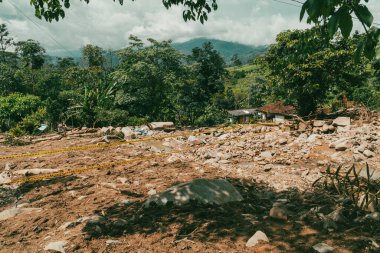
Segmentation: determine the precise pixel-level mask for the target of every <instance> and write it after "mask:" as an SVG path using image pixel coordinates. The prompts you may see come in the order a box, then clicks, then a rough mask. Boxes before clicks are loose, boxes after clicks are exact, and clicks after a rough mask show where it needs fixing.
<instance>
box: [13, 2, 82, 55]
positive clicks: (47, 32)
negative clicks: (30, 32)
mask: <svg viewBox="0 0 380 253" xmlns="http://www.w3.org/2000/svg"><path fill="white" fill-rule="evenodd" d="M7 3H9V4H10V5H12V6H13V7H14V8H15V9H16V10H17V11H18V12H20V13H21V15H23V16H24V17H25V18H27V19H28V20H29V21H30V22H32V23H33V24H34V25H35V26H36V27H37V28H38V29H40V30H41V31H42V32H46V34H47V35H48V36H49V37H50V39H52V40H53V41H54V42H55V43H56V44H57V45H58V46H59V47H61V48H62V49H63V50H64V51H66V52H67V53H69V54H70V55H71V56H72V57H74V58H75V57H76V56H75V55H74V54H73V53H71V52H70V51H69V50H67V48H65V47H64V46H63V45H62V44H61V43H60V42H59V41H57V40H56V39H55V38H54V36H53V35H51V34H50V32H49V31H48V30H46V31H44V29H42V28H41V26H40V25H39V24H38V23H36V22H35V21H34V20H33V19H31V18H30V17H28V16H27V15H26V14H25V13H24V12H23V11H22V10H21V9H20V8H18V7H17V6H16V5H14V4H13V3H12V2H11V1H7Z"/></svg>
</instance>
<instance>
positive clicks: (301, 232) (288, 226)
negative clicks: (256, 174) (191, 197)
mask: <svg viewBox="0 0 380 253" xmlns="http://www.w3.org/2000/svg"><path fill="white" fill-rule="evenodd" d="M228 181H230V182H231V183H232V184H233V185H234V186H235V187H236V188H237V189H238V191H239V192H240V193H241V195H242V196H243V198H244V200H243V201H242V202H237V203H229V204H225V205H223V206H212V205H200V204H197V203H189V204H186V205H184V206H181V207H178V206H173V205H170V204H168V205H167V206H151V207H149V208H144V207H143V203H144V202H143V201H142V200H141V201H136V202H132V203H130V204H127V205H114V206H112V207H110V208H108V209H107V210H106V211H105V213H104V212H103V214H104V215H103V216H102V219H101V220H99V221H97V222H89V223H87V224H86V226H85V227H84V228H83V231H84V232H86V233H87V234H88V235H89V236H90V237H91V238H99V237H120V236H123V235H128V234H130V235H132V234H146V235H149V234H153V233H161V234H163V236H165V237H172V238H173V241H176V240H181V239H184V238H187V239H190V240H193V241H200V242H208V243H210V242H217V241H221V240H225V239H227V240H229V241H236V240H237V239H238V238H243V239H244V240H245V241H246V240H248V239H249V238H250V237H251V236H252V235H253V234H254V233H255V232H256V231H257V230H261V231H263V232H264V233H266V234H267V236H268V237H269V238H270V240H271V245H274V246H275V247H276V249H277V250H279V251H283V252H313V251H312V250H311V246H312V245H314V244H317V243H320V242H325V241H329V242H332V243H333V244H334V246H338V247H339V246H340V247H342V248H345V249H348V250H350V251H352V252H374V251H371V250H372V249H371V248H370V246H369V245H370V243H371V242H370V241H369V240H368V238H376V239H377V240H379V239H380V238H379V236H380V224H368V225H365V226H359V227H358V226H357V225H355V224H354V223H352V221H353V220H354V219H355V218H356V217H357V213H355V212H351V211H347V212H346V213H345V215H346V218H347V219H348V221H349V222H348V223H345V224H343V223H342V224H338V228H337V229H335V231H333V232H331V231H330V232H329V231H328V229H327V228H326V225H325V224H326V222H325V221H324V219H321V217H318V216H317V215H316V214H315V213H313V212H311V211H310V210H311V209H312V208H316V207H318V208H321V209H320V210H323V211H320V212H322V213H324V214H326V215H327V214H329V213H330V212H331V211H333V210H334V208H336V204H337V203H336V201H335V200H334V198H331V197H328V196H327V195H323V193H322V192H319V191H314V192H307V193H301V192H299V191H297V190H295V189H293V190H288V191H284V192H275V191H273V189H271V188H269V187H267V186H266V185H263V184H258V183H255V182H252V181H244V180H238V179H233V178H228ZM279 199H287V200H288V203H287V204H285V205H284V206H285V207H286V209H287V210H288V213H289V218H288V220H287V221H280V220H274V219H272V218H270V217H268V215H269V211H270V209H271V208H272V206H273V203H274V202H275V201H276V200H279ZM348 210H350V209H349V208H348ZM98 213H99V214H100V213H101V212H100V211H99V212H98ZM324 226H325V228H324ZM348 252H349V251H348Z"/></svg>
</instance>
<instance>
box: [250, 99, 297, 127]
mask: <svg viewBox="0 0 380 253" xmlns="http://www.w3.org/2000/svg"><path fill="white" fill-rule="evenodd" d="M257 111H258V112H261V113H262V114H263V119H264V120H273V121H274V122H283V121H284V120H285V119H290V118H293V117H294V116H296V112H297V111H296V109H295V108H294V106H292V105H284V102H283V101H277V102H274V103H271V104H267V105H264V106H263V107H260V108H258V109H257Z"/></svg>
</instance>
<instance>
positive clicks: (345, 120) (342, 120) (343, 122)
mask: <svg viewBox="0 0 380 253" xmlns="http://www.w3.org/2000/svg"><path fill="white" fill-rule="evenodd" d="M350 125H351V119H350V118H349V117H338V118H336V119H335V120H334V121H333V126H341V127H346V126H350Z"/></svg>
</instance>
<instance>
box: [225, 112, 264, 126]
mask: <svg viewBox="0 0 380 253" xmlns="http://www.w3.org/2000/svg"><path fill="white" fill-rule="evenodd" d="M228 114H229V115H230V122H231V123H233V122H237V123H240V124H244V123H249V122H250V121H251V120H253V119H262V117H263V114H262V113H261V112H259V111H258V110H257V109H240V110H233V111H228Z"/></svg>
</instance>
